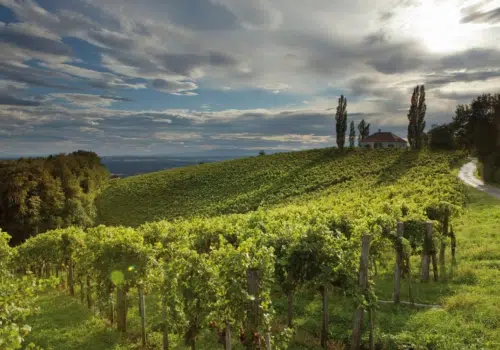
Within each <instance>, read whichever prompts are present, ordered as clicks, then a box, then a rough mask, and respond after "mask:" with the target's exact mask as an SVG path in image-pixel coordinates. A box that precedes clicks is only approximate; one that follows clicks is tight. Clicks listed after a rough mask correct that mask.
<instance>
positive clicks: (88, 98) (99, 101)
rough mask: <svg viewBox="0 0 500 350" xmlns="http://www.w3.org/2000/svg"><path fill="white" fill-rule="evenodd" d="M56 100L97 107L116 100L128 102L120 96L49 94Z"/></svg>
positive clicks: (107, 104)
mask: <svg viewBox="0 0 500 350" xmlns="http://www.w3.org/2000/svg"><path fill="white" fill-rule="evenodd" d="M48 96H49V97H50V98H52V99H55V100H63V101H64V102H67V103H70V104H71V105H72V106H75V107H86V108H88V107H97V106H102V107H104V106H111V105H112V104H113V103H115V102H128V101H130V100H129V99H127V98H123V97H118V96H105V95H92V94H75V93H52V94H50V95H48Z"/></svg>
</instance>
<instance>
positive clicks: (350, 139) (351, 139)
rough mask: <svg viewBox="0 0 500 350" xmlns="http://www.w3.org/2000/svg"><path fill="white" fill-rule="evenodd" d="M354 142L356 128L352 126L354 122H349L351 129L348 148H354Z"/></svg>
mask: <svg viewBox="0 0 500 350" xmlns="http://www.w3.org/2000/svg"><path fill="white" fill-rule="evenodd" d="M355 141H356V127H355V126H354V121H351V127H350V130H349V147H351V148H354V142H355Z"/></svg>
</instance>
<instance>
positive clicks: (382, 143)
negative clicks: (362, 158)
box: [359, 129, 408, 148]
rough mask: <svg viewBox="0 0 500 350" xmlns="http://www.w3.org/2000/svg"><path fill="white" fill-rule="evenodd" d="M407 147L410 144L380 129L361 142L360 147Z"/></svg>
mask: <svg viewBox="0 0 500 350" xmlns="http://www.w3.org/2000/svg"><path fill="white" fill-rule="evenodd" d="M407 146H408V143H407V142H406V141H405V140H404V139H402V138H401V137H399V136H396V135H394V134H393V133H392V132H382V131H381V130H380V129H378V132H376V133H375V134H372V135H370V136H368V137H367V138H365V139H364V140H362V141H360V142H359V147H366V148H405V147H407Z"/></svg>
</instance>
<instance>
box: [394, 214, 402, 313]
mask: <svg viewBox="0 0 500 350" xmlns="http://www.w3.org/2000/svg"><path fill="white" fill-rule="evenodd" d="M403 230H404V224H403V223H402V222H398V226H397V238H396V266H395V267H394V296H393V300H394V304H399V300H400V293H401V266H402V264H403V247H402V242H401V239H402V238H403Z"/></svg>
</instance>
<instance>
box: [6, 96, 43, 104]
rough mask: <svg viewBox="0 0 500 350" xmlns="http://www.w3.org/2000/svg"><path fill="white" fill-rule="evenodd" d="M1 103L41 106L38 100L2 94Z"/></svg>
mask: <svg viewBox="0 0 500 350" xmlns="http://www.w3.org/2000/svg"><path fill="white" fill-rule="evenodd" d="M0 105H13V106H40V105H41V103H40V102H38V101H31V100H23V99H20V98H17V97H14V96H10V95H1V94H0Z"/></svg>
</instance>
